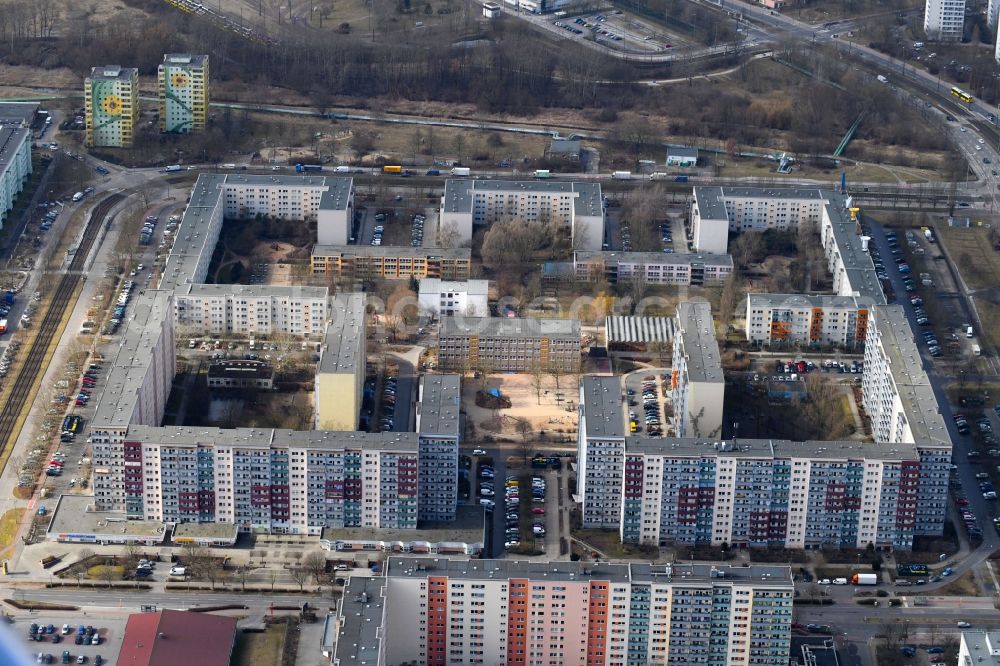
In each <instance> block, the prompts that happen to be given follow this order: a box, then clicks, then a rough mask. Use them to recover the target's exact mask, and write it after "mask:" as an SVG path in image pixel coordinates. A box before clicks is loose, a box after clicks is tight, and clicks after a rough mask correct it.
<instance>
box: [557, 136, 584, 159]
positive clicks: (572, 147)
mask: <svg viewBox="0 0 1000 666" xmlns="http://www.w3.org/2000/svg"><path fill="white" fill-rule="evenodd" d="M580 145H581V142H580V140H579V139H552V141H550V142H549V152H550V153H554V154H556V155H560V154H564V153H572V154H574V155H579V154H580Z"/></svg>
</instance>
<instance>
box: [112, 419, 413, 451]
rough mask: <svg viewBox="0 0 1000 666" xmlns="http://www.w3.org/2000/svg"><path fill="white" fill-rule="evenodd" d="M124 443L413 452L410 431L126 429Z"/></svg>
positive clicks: (191, 427) (177, 427)
mask: <svg viewBox="0 0 1000 666" xmlns="http://www.w3.org/2000/svg"><path fill="white" fill-rule="evenodd" d="M125 438H126V441H129V442H144V443H150V444H160V445H161V446H184V447H190V446H226V447H232V448H237V449H288V448H304V449H315V450H324V451H329V450H334V451H337V450H366V451H383V452H397V451H398V452H400V453H413V452H416V451H417V435H416V433H412V432H378V433H375V432H358V431H353V430H345V431H330V430H272V429H267V428H209V427H195V426H162V427H151V426H139V425H137V426H130V427H129V429H128V432H127V433H126V436H125Z"/></svg>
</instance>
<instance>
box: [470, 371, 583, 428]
mask: <svg viewBox="0 0 1000 666" xmlns="http://www.w3.org/2000/svg"><path fill="white" fill-rule="evenodd" d="M493 388H495V389H499V390H500V392H501V395H503V396H504V397H505V398H507V399H508V400H509V401H510V405H511V406H510V407H509V408H507V409H500V410H494V409H485V408H483V407H480V406H478V405H477V404H476V395H477V393H479V392H482V391H487V390H489V389H493ZM463 392H464V395H463V398H464V403H465V408H466V413H467V417H468V421H469V423H472V424H474V425H475V427H476V428H483V429H484V430H487V431H489V432H494V433H497V434H501V435H506V436H510V437H512V438H513V437H520V436H521V435H522V434H524V435H529V434H530V435H532V436H533V437H534V436H545V437H549V436H551V437H552V438H554V439H556V440H557V441H559V440H565V441H571V440H575V438H576V418H575V412H574V411H573V410H574V406H575V404H576V401H575V396H576V392H577V389H576V380H575V379H574V378H571V377H569V376H562V377H560V378H559V379H558V387H557V380H556V378H555V377H553V376H551V375H542V376H541V377H539V378H537V379H536V378H535V377H534V376H532V375H486V376H483V377H480V378H479V379H477V380H474V381H469V382H464V386H463ZM567 412H568V413H567ZM523 422H527V424H528V426H529V428H528V429H527V431H526V432H525V431H524V426H523V425H520V426H519V425H518V424H519V423H523ZM519 429H520V430H519Z"/></svg>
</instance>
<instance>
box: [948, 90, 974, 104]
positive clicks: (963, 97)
mask: <svg viewBox="0 0 1000 666" xmlns="http://www.w3.org/2000/svg"><path fill="white" fill-rule="evenodd" d="M951 94H952V95H954V96H955V97H957V98H959V99H960V100H962V101H963V102H972V95H970V94H969V93H967V92H965V91H964V90H962V89H961V88H952V89H951Z"/></svg>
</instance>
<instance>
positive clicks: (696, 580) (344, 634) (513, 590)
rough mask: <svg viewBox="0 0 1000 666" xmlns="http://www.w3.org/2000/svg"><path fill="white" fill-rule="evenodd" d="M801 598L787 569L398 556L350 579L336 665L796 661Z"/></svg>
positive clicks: (772, 665) (341, 609)
mask: <svg viewBox="0 0 1000 666" xmlns="http://www.w3.org/2000/svg"><path fill="white" fill-rule="evenodd" d="M793 596H794V590H793V585H792V577H791V571H790V569H789V568H788V567H785V566H761V565H754V566H751V567H730V566H727V565H711V564H682V565H678V564H666V565H663V564H660V565H651V564H645V563H621V564H616V563H607V562H602V563H591V562H526V561H517V560H452V559H443V558H415V557H406V556H393V557H390V558H389V559H388V561H387V562H386V572H385V576H382V577H379V578H367V577H355V578H352V579H351V580H350V581H349V583H348V586H347V588H346V589H345V590H344V594H343V596H342V598H341V602H340V604H339V605H338V608H337V611H338V612H337V619H336V626H335V633H336V648H335V650H334V652H333V663H334V664H336V665H338V666H354V665H358V666H360V665H361V664H376V663H378V664H381V663H385V664H404V663H414V662H417V663H428V664H446V663H463V664H472V663H483V664H504V663H506V664H546V665H548V664H558V665H560V666H562V665H563V664H565V665H567V666H583V665H584V664H619V663H621V664H624V663H637V664H640V663H641V664H659V665H661V666H666V665H667V664H680V663H694V662H698V661H703V662H704V663H711V664H731V665H735V664H745V665H750V664H760V665H762V666H787V664H788V658H789V642H790V638H791V621H792V599H793ZM472 611H475V612H472ZM386 636H392V639H391V640H386V638H385V637H386ZM710 637H711V640H709V638H710Z"/></svg>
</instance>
